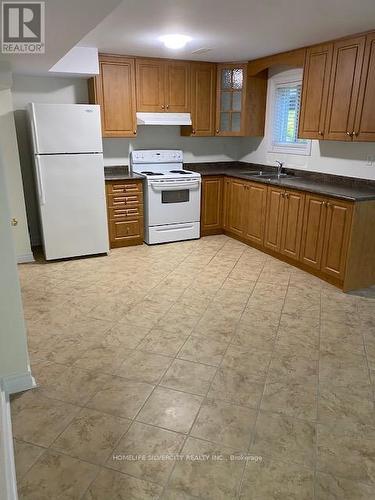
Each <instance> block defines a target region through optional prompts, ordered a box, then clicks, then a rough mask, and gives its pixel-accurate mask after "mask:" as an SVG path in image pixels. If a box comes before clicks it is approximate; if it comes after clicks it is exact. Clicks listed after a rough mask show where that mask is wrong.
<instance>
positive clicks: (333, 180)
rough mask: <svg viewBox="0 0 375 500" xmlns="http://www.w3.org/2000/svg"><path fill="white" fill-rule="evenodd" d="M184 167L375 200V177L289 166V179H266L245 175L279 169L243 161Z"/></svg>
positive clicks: (355, 199) (347, 196)
mask: <svg viewBox="0 0 375 500" xmlns="http://www.w3.org/2000/svg"><path fill="white" fill-rule="evenodd" d="M184 167H185V168H186V169H187V170H194V171H195V172H199V173H200V174H201V175H202V176H206V175H224V176H227V177H237V178H239V179H245V180H247V181H252V182H260V183H263V184H270V185H273V186H279V187H284V188H290V189H298V190H301V191H309V192H310V193H316V194H321V195H324V196H331V197H333V198H341V199H344V200H350V201H368V200H375V181H366V180H365V179H355V178H352V177H342V176H338V175H328V174H319V173H313V172H305V171H302V170H288V169H285V170H286V171H287V172H288V173H292V174H294V176H293V177H288V178H287V179H285V178H284V179H279V180H278V179H272V180H265V179H259V178H253V177H249V176H247V175H244V173H245V172H252V171H256V170H263V171H270V172H271V171H275V169H273V168H272V167H269V166H266V165H257V164H253V163H252V164H250V163H249V164H244V163H241V162H223V163H220V162H218V163H212V164H210V163H202V164H200V163H194V164H193V163H189V164H185V165H184Z"/></svg>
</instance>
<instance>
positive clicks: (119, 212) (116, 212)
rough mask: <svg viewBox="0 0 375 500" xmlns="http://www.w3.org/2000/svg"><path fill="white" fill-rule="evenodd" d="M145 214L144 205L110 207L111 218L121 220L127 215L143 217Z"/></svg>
mask: <svg viewBox="0 0 375 500" xmlns="http://www.w3.org/2000/svg"><path fill="white" fill-rule="evenodd" d="M141 216H143V206H142V205H141V206H139V207H131V208H126V207H125V208H111V207H110V208H108V218H109V220H119V219H124V218H127V217H132V218H134V217H141Z"/></svg>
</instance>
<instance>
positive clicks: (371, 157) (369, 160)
mask: <svg viewBox="0 0 375 500" xmlns="http://www.w3.org/2000/svg"><path fill="white" fill-rule="evenodd" d="M374 160H375V156H374V155H367V160H366V165H367V166H368V167H372V165H373V164H374Z"/></svg>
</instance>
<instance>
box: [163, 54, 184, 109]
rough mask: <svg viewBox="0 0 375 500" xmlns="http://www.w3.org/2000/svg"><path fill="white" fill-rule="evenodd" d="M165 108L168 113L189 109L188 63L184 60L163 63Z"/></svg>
mask: <svg viewBox="0 0 375 500" xmlns="http://www.w3.org/2000/svg"><path fill="white" fill-rule="evenodd" d="M164 101H165V110H166V111H169V112H170V113H188V112H189V111H190V64H189V63H188V62H184V61H167V62H166V63H165V91H164Z"/></svg>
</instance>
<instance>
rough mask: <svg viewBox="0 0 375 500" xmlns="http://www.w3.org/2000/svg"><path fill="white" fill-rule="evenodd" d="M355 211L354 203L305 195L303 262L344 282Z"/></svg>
mask: <svg viewBox="0 0 375 500" xmlns="http://www.w3.org/2000/svg"><path fill="white" fill-rule="evenodd" d="M352 209H353V204H352V203H351V202H346V201H341V200H336V199H332V198H326V197H322V196H315V195H312V194H308V195H306V204H305V217H304V224H303V238H302V251H301V262H303V263H304V264H306V265H307V266H309V267H312V268H314V269H316V270H320V271H321V272H322V273H324V274H327V275H329V276H332V277H334V278H336V279H339V280H343V279H344V277H345V268H346V256H347V252H348V246H349V236H350V231H351V226H352Z"/></svg>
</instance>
